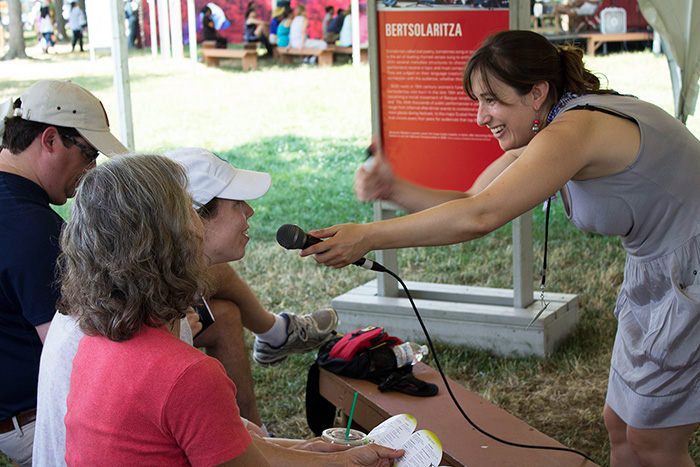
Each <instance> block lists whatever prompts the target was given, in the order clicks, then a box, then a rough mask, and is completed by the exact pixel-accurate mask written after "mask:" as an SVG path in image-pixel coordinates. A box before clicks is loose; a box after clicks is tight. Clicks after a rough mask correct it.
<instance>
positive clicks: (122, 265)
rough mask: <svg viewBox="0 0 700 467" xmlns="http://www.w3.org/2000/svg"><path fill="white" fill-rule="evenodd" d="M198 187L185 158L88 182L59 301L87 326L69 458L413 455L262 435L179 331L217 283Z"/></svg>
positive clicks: (77, 367)
mask: <svg viewBox="0 0 700 467" xmlns="http://www.w3.org/2000/svg"><path fill="white" fill-rule="evenodd" d="M186 186H187V177H186V175H185V171H184V169H183V167H182V166H181V165H179V164H178V163H176V162H174V161H172V160H170V159H167V158H165V157H163V156H155V155H132V156H119V157H114V158H112V159H110V160H109V161H107V162H105V163H104V164H101V165H100V166H98V167H97V168H95V169H94V170H92V171H90V172H88V173H87V174H86V175H85V176H84V179H83V180H82V182H81V185H80V187H79V188H78V191H77V194H76V197H75V200H74V202H73V206H72V209H71V216H70V221H69V222H68V225H67V226H66V228H65V230H64V231H63V234H62V237H61V247H62V250H63V252H62V254H61V256H60V258H59V269H60V274H61V276H60V283H61V293H62V298H61V301H60V302H59V308H60V310H61V312H62V313H67V314H69V315H71V316H72V317H74V318H75V319H76V320H77V322H78V324H79V326H80V328H81V330H82V331H83V332H84V333H85V336H84V337H83V338H82V339H81V340H80V344H79V345H78V351H77V354H76V356H75V358H74V360H73V369H72V374H71V380H70V393H69V395H68V402H67V406H68V407H67V408H68V410H67V414H66V416H65V419H64V421H65V426H66V455H65V460H66V462H67V464H68V465H71V466H94V465H101V466H124V465H128V466H146V465H167V466H190V465H191V466H203V467H206V466H215V465H222V466H267V465H280V466H281V465H287V466H302V465H303V466H307V465H311V466H314V465H316V466H319V467H320V466H327V465H344V466H378V467H379V466H387V467H388V466H389V465H391V464H392V459H394V458H396V457H398V456H400V455H402V454H403V452H402V451H394V450H391V449H388V448H382V447H380V446H371V445H368V446H362V447H359V448H354V449H349V450H346V451H342V452H310V451H301V450H299V449H298V443H296V442H293V443H291V446H293V447H297V448H296V449H290V448H287V447H284V446H283V445H280V444H277V443H276V442H274V441H268V440H266V439H264V438H262V437H259V436H257V435H255V434H253V435H252V436H251V434H249V432H248V430H246V427H245V425H244V423H243V421H242V420H241V417H240V415H239V410H238V406H237V405H236V387H235V386H234V384H233V382H232V381H231V380H230V379H229V378H228V377H227V376H226V372H225V370H224V368H223V366H222V365H221V364H220V363H219V362H218V361H217V360H215V359H214V358H211V357H208V356H207V355H206V354H204V353H203V352H200V351H199V350H198V349H196V348H194V347H192V346H190V345H188V344H187V343H185V342H183V341H181V340H180V339H179V337H178V336H179V323H180V319H181V318H182V317H184V316H185V313H186V312H187V311H188V310H189V308H190V307H191V306H192V305H193V304H195V303H196V299H197V298H198V296H199V294H201V293H204V292H206V291H207V289H208V285H207V281H206V278H205V271H206V269H207V262H206V260H205V255H204V245H203V226H202V221H201V220H200V218H199V216H197V214H196V213H195V211H194V209H193V208H192V198H191V197H190V196H189V195H188V194H187V192H186V191H185V187H186ZM246 228H247V227H246ZM287 445H290V444H289V443H288V444H287ZM328 446H330V445H328ZM309 449H315V450H323V451H325V450H333V448H330V447H324V446H319V445H318V442H317V443H315V444H313V446H312V447H311V448H309Z"/></svg>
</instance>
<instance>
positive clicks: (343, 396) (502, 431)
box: [319, 363, 597, 467]
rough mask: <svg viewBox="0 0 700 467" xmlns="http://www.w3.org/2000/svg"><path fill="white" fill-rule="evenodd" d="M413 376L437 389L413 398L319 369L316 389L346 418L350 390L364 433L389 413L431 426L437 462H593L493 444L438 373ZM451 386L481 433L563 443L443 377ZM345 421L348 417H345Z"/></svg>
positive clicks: (544, 466)
mask: <svg viewBox="0 0 700 467" xmlns="http://www.w3.org/2000/svg"><path fill="white" fill-rule="evenodd" d="M413 372H414V375H415V376H416V377H417V378H419V379H421V380H423V381H427V382H429V383H433V384H437V385H438V388H439V392H438V394H437V395H436V396H432V397H414V396H408V395H406V394H401V393H397V392H393V391H388V392H385V393H381V392H379V390H378V389H377V385H376V384H373V383H370V382H369V381H365V380H360V379H352V378H345V377H341V376H338V375H336V374H334V373H330V372H328V371H326V370H324V369H320V377H319V392H320V394H321V396H322V397H324V398H325V399H326V400H328V401H329V402H330V403H331V404H333V405H334V406H335V407H337V408H339V409H341V410H342V412H343V414H344V415H345V417H347V416H349V413H350V409H351V407H352V401H353V397H354V395H355V392H357V393H358V396H357V404H356V405H355V411H354V414H353V424H355V423H356V424H357V425H358V426H359V427H361V429H362V430H364V431H365V432H366V433H367V432H369V430H371V429H372V428H373V427H375V426H376V425H378V424H379V423H381V422H382V421H384V420H386V419H387V418H389V417H390V416H393V415H396V414H400V413H408V414H411V415H413V416H414V417H416V419H417V420H418V426H417V428H416V429H418V430H420V429H426V430H430V431H432V432H433V433H435V435H436V436H437V437H438V438H439V439H440V442H441V443H442V448H443V457H442V462H441V463H440V465H450V466H454V467H456V466H466V465H468V466H469V467H487V466H488V467H491V466H515V465H517V466H519V467H560V466H562V465H566V466H570V467H584V466H585V467H594V466H595V465H597V464H594V463H592V462H590V461H588V460H586V459H585V458H583V457H582V456H579V455H578V454H575V453H572V452H566V451H555V450H545V449H527V448H521V447H515V446H510V445H507V444H503V443H500V442H497V441H495V440H493V439H491V438H489V437H487V436H485V435H483V434H481V433H480V432H478V431H477V430H475V429H474V428H473V427H472V426H471V425H470V424H469V423H468V422H467V421H466V420H465V419H464V418H463V417H462V415H461V414H460V413H459V411H458V409H457V407H456V406H455V405H454V403H453V401H452V399H451V398H450V396H449V393H448V392H447V389H446V388H445V385H444V383H443V382H442V378H441V377H440V374H439V373H438V372H437V371H436V370H433V369H432V368H430V367H429V366H427V365H425V364H423V363H419V364H417V365H416V366H415V367H414V370H413ZM448 381H449V384H450V388H451V389H452V392H453V393H454V395H455V397H456V398H457V400H458V401H459V403H460V405H461V406H462V409H463V410H464V411H465V412H466V414H467V415H468V416H469V418H470V419H471V420H472V421H473V422H474V423H475V424H476V425H478V426H479V427H480V428H481V429H483V430H484V431H486V432H488V433H490V434H491V435H493V436H497V437H498V438H500V439H503V440H506V441H510V442H514V443H519V444H528V445H537V446H557V447H564V446H563V445H562V444H560V443H558V442H556V441H555V440H553V439H552V438H550V437H548V436H547V435H545V434H543V433H541V432H539V431H537V430H535V429H534V428H532V427H531V426H529V425H528V424H526V423H525V422H523V421H522V420H520V419H518V418H516V417H514V416H513V415H510V414H509V413H507V412H505V411H504V410H501V409H499V408H498V407H496V406H495V405H493V404H491V403H490V402H488V401H487V400H485V399H483V398H481V397H479V396H477V395H476V394H474V393H472V392H471V391H469V390H467V389H466V388H465V387H464V386H461V385H460V384H458V383H456V382H454V381H452V380H450V379H448ZM346 420H347V418H346Z"/></svg>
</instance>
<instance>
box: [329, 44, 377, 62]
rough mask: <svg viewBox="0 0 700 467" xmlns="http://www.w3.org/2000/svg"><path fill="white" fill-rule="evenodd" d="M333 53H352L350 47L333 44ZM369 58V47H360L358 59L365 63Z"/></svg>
mask: <svg viewBox="0 0 700 467" xmlns="http://www.w3.org/2000/svg"><path fill="white" fill-rule="evenodd" d="M333 52H334V54H345V55H352V47H338V46H335V48H334V49H333ZM368 60H369V49H367V47H360V61H361V62H362V63H367V61H368Z"/></svg>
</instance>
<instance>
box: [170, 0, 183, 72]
mask: <svg viewBox="0 0 700 467" xmlns="http://www.w3.org/2000/svg"><path fill="white" fill-rule="evenodd" d="M170 36H171V37H172V39H171V41H172V48H173V58H174V59H175V60H176V61H182V60H183V59H184V58H185V49H184V45H183V43H182V6H181V5H180V0H170Z"/></svg>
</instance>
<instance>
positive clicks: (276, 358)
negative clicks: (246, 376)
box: [253, 308, 338, 366]
mask: <svg viewBox="0 0 700 467" xmlns="http://www.w3.org/2000/svg"><path fill="white" fill-rule="evenodd" d="M282 314H283V315H284V316H286V317H287V319H289V324H288V326H287V342H285V343H284V344H282V345H281V346H280V347H272V346H271V345H270V344H268V343H266V342H262V341H260V340H258V338H257V337H256V338H255V345H254V346H253V360H255V363H257V364H258V365H260V366H272V365H277V364H278V363H282V362H283V361H284V359H286V358H287V355H289V354H291V353H306V352H310V351H312V350H314V349H317V348H319V347H320V346H321V345H322V344H323V343H324V342H326V341H327V340H329V339H330V338H331V337H333V334H334V333H333V331H334V330H335V328H336V326H337V325H338V314H337V313H336V312H335V310H333V309H332V308H326V309H323V310H318V311H314V312H313V313H311V314H310V315H304V316H297V315H295V314H293V313H282Z"/></svg>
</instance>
